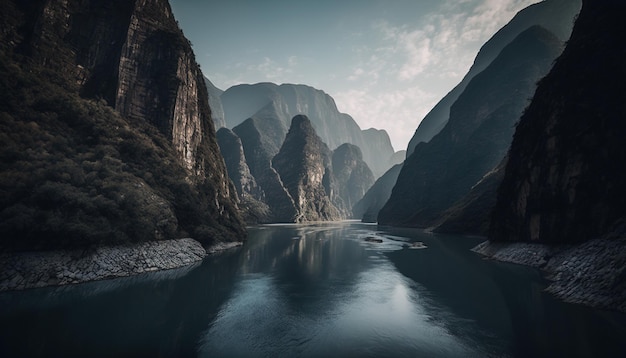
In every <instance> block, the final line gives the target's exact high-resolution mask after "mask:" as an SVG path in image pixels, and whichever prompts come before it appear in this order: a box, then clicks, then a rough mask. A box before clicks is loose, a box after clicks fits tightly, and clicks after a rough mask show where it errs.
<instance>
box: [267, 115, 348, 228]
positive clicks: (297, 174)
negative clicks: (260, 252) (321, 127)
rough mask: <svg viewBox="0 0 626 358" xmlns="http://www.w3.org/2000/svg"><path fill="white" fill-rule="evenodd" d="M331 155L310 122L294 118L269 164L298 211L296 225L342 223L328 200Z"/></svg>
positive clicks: (302, 117)
mask: <svg viewBox="0 0 626 358" xmlns="http://www.w3.org/2000/svg"><path fill="white" fill-rule="evenodd" d="M330 161H331V152H330V150H329V149H328V146H327V145H326V144H325V143H324V142H322V140H321V139H320V137H318V136H317V134H316V133H315V130H314V129H313V126H312V125H311V122H310V121H309V119H308V118H307V117H306V116H304V115H297V116H295V117H294V118H293V120H292V122H291V127H290V128H289V132H288V133H287V136H286V137H285V142H284V143H283V145H282V147H281V149H280V151H279V152H278V154H276V156H275V157H274V159H273V160H272V166H273V167H274V168H275V169H276V171H277V172H278V174H279V175H280V178H281V180H282V182H283V184H284V186H285V188H286V189H287V190H288V192H289V194H291V197H292V198H293V201H294V203H295V206H296V209H297V217H296V218H295V222H306V221H328V220H339V219H342V218H343V217H342V215H341V212H340V210H339V209H337V207H335V206H334V205H333V203H332V202H331V200H330V184H331V181H332V176H333V174H332V169H331V162H330Z"/></svg>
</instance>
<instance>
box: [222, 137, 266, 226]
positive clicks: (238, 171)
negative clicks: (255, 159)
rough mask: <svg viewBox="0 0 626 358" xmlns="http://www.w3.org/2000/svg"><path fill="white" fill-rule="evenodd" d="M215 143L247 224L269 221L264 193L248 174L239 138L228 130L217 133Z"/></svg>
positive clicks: (248, 169) (248, 170)
mask: <svg viewBox="0 0 626 358" xmlns="http://www.w3.org/2000/svg"><path fill="white" fill-rule="evenodd" d="M217 143H218V144H219V147H220V152H221V153H222V156H223V157H224V162H225V163H226V169H227V171H228V176H229V177H230V179H231V180H232V181H233V184H234V185H235V189H236V190H237V194H238V195H239V208H240V209H241V212H242V216H243V219H244V221H245V222H246V223H247V224H255V223H264V222H269V221H271V218H270V212H269V207H268V206H267V204H265V202H264V201H265V193H264V192H263V190H262V189H261V187H260V186H259V185H258V184H257V182H256V180H255V179H254V177H253V176H252V174H251V173H250V168H249V167H248V163H247V162H246V157H245V155H244V151H243V146H242V144H241V140H240V139H239V137H238V136H237V135H236V134H235V133H233V131H231V130H230V129H228V128H224V127H222V128H220V130H218V131H217Z"/></svg>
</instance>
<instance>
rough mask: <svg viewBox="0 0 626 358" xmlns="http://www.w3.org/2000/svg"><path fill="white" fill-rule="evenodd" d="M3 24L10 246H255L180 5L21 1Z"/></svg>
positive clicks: (9, 8) (2, 216) (2, 115)
mask: <svg viewBox="0 0 626 358" xmlns="http://www.w3.org/2000/svg"><path fill="white" fill-rule="evenodd" d="M0 23H1V25H2V32H1V33H0V47H1V52H0V87H1V90H2V93H3V99H2V101H1V102H0V126H1V127H2V131H1V133H2V135H1V139H0V142H1V143H2V146H1V147H0V148H1V149H0V157H1V158H2V161H1V163H0V222H1V224H0V237H2V240H1V243H0V245H1V246H2V248H3V249H5V250H35V249H54V248H61V247H64V248H67V247H77V246H89V245H92V244H103V243H105V244H109V243H117V242H129V241H146V240H156V239H169V238H176V237H187V236H192V237H193V238H195V239H197V240H199V241H201V242H202V243H204V244H211V243H213V242H214V241H222V240H241V239H242V238H243V237H244V236H245V229H244V227H243V223H242V221H241V218H240V215H239V212H238V209H237V196H236V191H235V189H234V187H233V185H232V183H231V182H230V180H228V176H227V172H226V168H225V165H224V161H223V159H222V156H221V155H220V152H219V149H218V146H217V142H216V139H215V130H214V128H213V122H212V120H211V115H210V108H209V104H208V93H207V89H206V87H205V85H204V79H203V76H202V73H201V71H200V69H199V67H198V65H197V64H196V62H195V58H194V54H193V52H192V49H191V46H190V44H189V41H188V40H187V39H185V37H184V36H183V34H182V32H181V30H180V29H179V28H178V26H177V23H176V20H175V19H174V17H173V15H172V12H171V9H170V7H169V4H168V3H167V1H165V0H142V1H125V0H124V1H122V0H113V1H107V2H100V1H89V0H80V1H79V0H68V1H44V0H33V1H28V2H24V1H11V0H7V1H3V2H2V3H1V4H0Z"/></svg>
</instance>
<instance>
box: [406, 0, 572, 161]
mask: <svg viewBox="0 0 626 358" xmlns="http://www.w3.org/2000/svg"><path fill="white" fill-rule="evenodd" d="M580 4H581V1H580V0H547V1H542V2H540V3H537V4H534V5H531V6H529V7H527V8H525V9H523V10H522V11H520V12H519V13H517V14H516V15H515V17H513V19H511V21H509V23H508V24H506V25H505V26H504V27H503V28H502V29H500V30H499V31H498V32H497V33H496V34H494V35H493V36H492V37H491V38H490V39H489V41H487V42H486V43H485V44H484V45H483V46H482V47H481V49H480V51H479V52H478V54H477V55H476V58H475V59H474V63H473V65H472V67H471V68H470V70H469V72H468V73H467V74H466V75H465V77H463V80H462V81H461V82H460V83H459V84H458V85H457V86H456V87H454V89H452V91H450V92H449V93H448V94H447V95H446V96H445V97H443V98H442V99H441V101H439V103H437V105H435V107H433V109H432V110H431V111H430V112H429V113H428V114H427V115H426V116H425V117H424V119H423V120H422V121H421V122H420V125H419V127H418V128H417V129H416V130H415V134H414V135H413V137H412V138H411V141H410V142H409V145H408V148H407V156H409V155H411V154H412V153H413V151H414V150H415V147H416V146H417V145H418V144H419V143H422V142H429V141H430V140H431V139H432V138H433V137H434V136H435V135H436V134H437V133H439V132H441V130H442V129H443V128H444V127H445V125H446V123H448V120H449V118H450V107H451V106H452V105H453V104H454V102H455V101H456V100H457V99H458V98H459V96H460V95H461V93H463V91H464V90H465V87H467V85H468V84H469V82H470V81H471V80H472V78H474V76H476V75H477V74H479V73H480V72H482V71H483V70H484V69H485V68H487V66H489V64H490V63H491V62H492V61H493V60H494V59H495V58H496V57H497V56H498V54H499V53H500V51H502V49H503V48H504V47H505V46H506V45H508V44H509V43H510V42H511V41H513V39H514V38H515V37H516V36H517V35H519V34H520V33H522V32H523V31H525V30H526V29H528V28H529V27H531V26H533V25H539V26H541V27H543V28H545V29H547V30H549V31H550V32H552V33H553V34H554V35H556V36H557V37H558V38H559V39H560V40H561V41H566V40H567V39H568V38H569V36H570V33H571V30H572V25H573V23H574V18H575V16H576V14H577V13H578V11H579V10H580Z"/></svg>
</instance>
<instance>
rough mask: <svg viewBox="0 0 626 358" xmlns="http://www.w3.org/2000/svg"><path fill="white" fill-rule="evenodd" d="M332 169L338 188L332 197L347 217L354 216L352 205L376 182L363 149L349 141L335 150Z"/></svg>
mask: <svg viewBox="0 0 626 358" xmlns="http://www.w3.org/2000/svg"><path fill="white" fill-rule="evenodd" d="M332 169H333V171H332V173H333V176H334V179H335V180H334V182H335V183H336V189H335V190H334V192H333V193H332V194H331V195H330V198H331V200H332V201H333V204H335V206H336V207H337V208H339V209H340V210H341V211H342V213H343V214H344V216H345V217H352V207H353V206H354V204H356V203H357V201H359V200H361V198H362V197H363V195H365V193H366V192H367V190H368V189H369V188H370V187H371V186H372V184H374V175H373V174H372V171H371V170H370V168H369V167H368V166H367V164H366V163H365V162H364V161H363V155H362V154H361V149H360V148H359V147H357V146H355V145H353V144H349V143H344V144H342V145H340V146H339V147H337V149H335V150H334V151H333V154H332Z"/></svg>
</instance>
